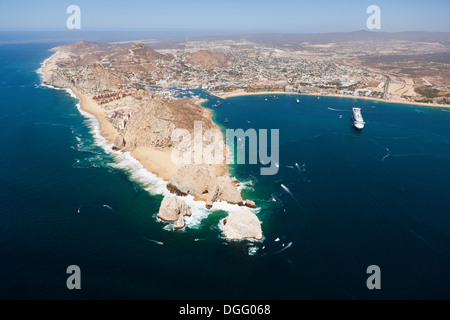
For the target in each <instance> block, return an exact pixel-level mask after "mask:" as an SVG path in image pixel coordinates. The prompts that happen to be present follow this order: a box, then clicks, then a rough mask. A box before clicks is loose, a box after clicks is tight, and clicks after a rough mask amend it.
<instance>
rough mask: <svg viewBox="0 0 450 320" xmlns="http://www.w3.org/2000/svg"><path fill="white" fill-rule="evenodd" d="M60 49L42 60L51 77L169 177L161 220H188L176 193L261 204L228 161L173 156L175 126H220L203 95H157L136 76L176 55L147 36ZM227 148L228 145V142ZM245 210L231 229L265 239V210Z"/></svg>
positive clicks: (116, 140)
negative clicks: (145, 40) (244, 189)
mask: <svg viewBox="0 0 450 320" xmlns="http://www.w3.org/2000/svg"><path fill="white" fill-rule="evenodd" d="M52 50H53V51H55V52H56V53H55V54H54V55H53V56H52V57H50V58H49V59H47V60H46V62H45V64H44V65H43V68H42V72H43V73H44V78H45V79H44V83H45V84H47V85H51V86H54V87H58V88H66V89H70V90H72V91H73V92H74V93H75V94H76V95H77V96H78V97H79V99H80V107H81V109H82V110H84V111H86V112H88V113H90V114H92V115H93V116H95V117H96V119H97V120H98V122H99V126H100V133H101V135H102V136H103V137H104V138H105V139H106V140H107V141H108V142H109V143H111V144H113V149H114V150H116V151H121V152H129V153H130V154H131V156H133V157H134V158H135V159H137V160H138V161H139V162H140V163H141V164H142V165H143V166H144V168H146V169H147V170H148V171H150V172H152V173H154V174H156V175H157V176H159V177H161V178H163V179H164V180H165V181H167V188H168V190H169V191H170V192H171V195H167V196H166V197H164V199H163V201H162V203H161V207H160V210H159V213H158V215H157V217H158V218H159V219H160V220H161V221H164V222H176V225H175V226H174V229H182V228H184V226H185V222H184V217H185V216H190V215H191V211H190V209H189V207H188V206H187V204H186V203H185V202H184V201H183V200H182V198H180V197H176V195H179V196H185V195H191V196H193V197H194V198H195V200H198V201H205V207H206V208H207V209H211V208H212V206H213V204H214V202H216V201H225V202H227V203H230V204H235V205H239V206H245V205H247V206H248V207H251V208H254V207H255V203H254V202H253V201H251V200H247V201H244V200H243V199H242V196H241V193H240V190H239V188H238V185H239V182H238V181H237V180H236V179H234V178H231V177H230V176H229V173H228V168H227V166H226V165H225V164H186V165H181V164H177V163H174V162H173V160H172V157H171V154H172V151H173V145H172V144H173V141H172V139H171V137H172V133H173V132H174V130H175V129H184V130H187V131H188V132H193V130H194V123H195V122H197V123H201V125H202V127H203V128H205V129H214V128H218V127H217V125H216V124H215V123H214V122H213V121H212V118H211V112H210V110H209V109H207V108H204V107H202V106H201V102H202V100H200V99H192V98H180V99H178V98H175V97H173V96H170V95H169V96H164V95H163V96H161V95H157V94H155V93H153V92H152V91H149V90H146V88H143V87H142V86H139V85H136V83H134V82H133V77H134V75H135V74H139V75H140V76H142V75H143V74H144V75H145V74H146V73H148V74H151V72H154V71H155V70H156V71H157V70H160V69H164V65H165V62H167V61H170V60H172V59H175V57H171V56H170V55H164V54H160V53H158V52H156V51H154V50H152V49H150V48H148V47H146V46H144V45H140V44H139V45H132V46H131V47H126V48H122V47H118V46H115V45H110V44H102V43H95V42H86V41H79V42H77V43H75V44H72V45H66V46H60V47H56V48H53V49H52ZM193 59H198V55H196V56H194V58H193ZM111 66H114V67H111ZM118 70H120V72H118ZM222 150H223V151H224V152H225V144H223V142H222ZM238 212H239V214H236V213H235V214H233V215H230V217H229V219H228V220H229V221H228V223H227V224H225V226H226V228H225V229H224V235H225V237H227V238H228V239H230V240H240V239H245V238H254V239H258V240H259V239H261V238H262V232H261V224H260V222H259V220H258V218H257V216H256V215H255V214H254V213H252V212H251V211H250V210H248V209H245V211H244V210H243V209H241V210H239V211H238ZM244 225H245V227H242V226H244ZM233 226H234V227H233ZM236 226H240V227H236ZM230 230H232V231H230Z"/></svg>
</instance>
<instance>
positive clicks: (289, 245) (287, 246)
mask: <svg viewBox="0 0 450 320" xmlns="http://www.w3.org/2000/svg"><path fill="white" fill-rule="evenodd" d="M291 246H292V241H290V242H289V243H288V244H287V245H283V248H281V249H280V250H277V251H274V252H267V253H264V254H263V255H262V256H265V255H274V254H279V253H281V252H283V251H284V250H286V249H288V248H290V247H291Z"/></svg>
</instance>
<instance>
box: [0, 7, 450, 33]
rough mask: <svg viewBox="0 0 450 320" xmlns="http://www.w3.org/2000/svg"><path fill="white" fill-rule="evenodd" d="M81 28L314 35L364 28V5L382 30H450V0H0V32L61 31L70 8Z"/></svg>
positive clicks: (367, 15) (365, 16)
mask: <svg viewBox="0 0 450 320" xmlns="http://www.w3.org/2000/svg"><path fill="white" fill-rule="evenodd" d="M71 4H75V5H78V6H79V7H80V9H81V29H82V30H83V31H90V30H103V29H104V30H124V29H173V30H196V31H199V30H204V31H207V32H211V31H213V32H214V31H218V32H233V33H234V32H253V33H260V32H273V33H276V32H286V33H315V32H337V31H355V30H362V29H366V20H367V18H368V17H369V14H367V13H366V9H367V7H368V6H369V5H372V4H375V5H378V6H379V7H380V9H381V31H388V32H392V31H418V30H420V31H450V22H449V21H450V19H449V13H450V0H427V1H424V0H420V1H419V0H408V1H406V0H398V1H396V0H389V1H388V0H370V1H366V0H341V1H332V0H309V1H301V0H297V1H292V0H290V1H287V0H272V1H266V0H240V1H236V0H221V1H216V0H184V1H180V0H165V1H151V0H150V1H139V0H122V1H114V0H113V1H103V0H100V1H92V0H91V1H88V0H71V1H65V0H52V1H51V0H39V1H20V0H0V30H30V29H33V30H58V29H59V30H62V29H65V28H66V20H67V18H68V16H69V14H67V13H66V9H67V7H68V6H69V5H71Z"/></svg>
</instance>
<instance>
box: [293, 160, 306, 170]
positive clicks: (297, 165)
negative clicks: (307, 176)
mask: <svg viewBox="0 0 450 320" xmlns="http://www.w3.org/2000/svg"><path fill="white" fill-rule="evenodd" d="M295 167H296V168H297V170H298V171H299V172H305V171H306V163H303V164H302V165H301V166H299V164H298V163H297V162H296V163H295Z"/></svg>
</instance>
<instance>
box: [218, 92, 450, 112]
mask: <svg viewBox="0 0 450 320" xmlns="http://www.w3.org/2000/svg"><path fill="white" fill-rule="evenodd" d="M210 94H211V95H212V96H214V97H217V98H221V99H225V100H226V99H228V98H234V97H243V96H256V95H277V94H286V95H297V96H317V97H333V98H346V99H362V100H370V101H377V102H385V103H398V104H409V105H413V106H423V107H436V108H448V109H450V105H444V104H436V103H420V102H415V101H404V100H396V99H394V100H384V99H380V98H372V97H359V96H358V97H354V96H347V95H340V94H335V93H330V94H320V93H297V92H286V91H260V92H230V93H223V94H222V93H221V94H217V93H210Z"/></svg>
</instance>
